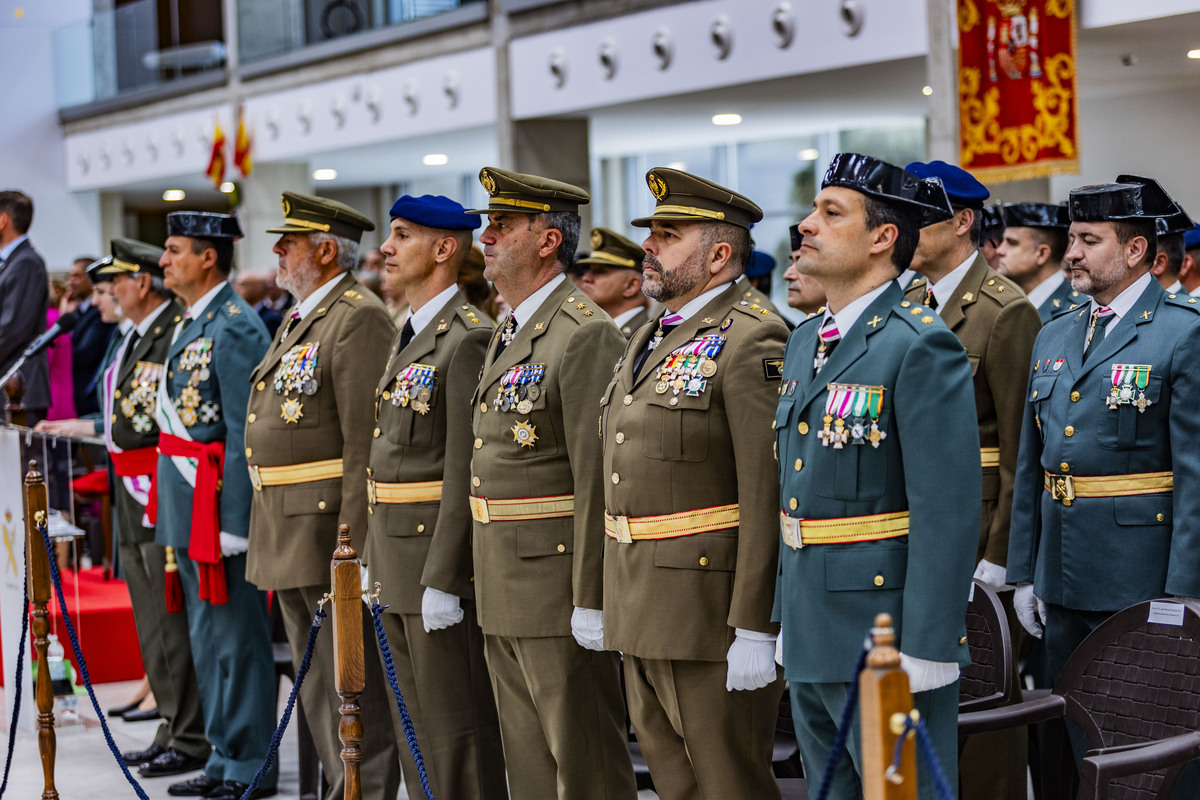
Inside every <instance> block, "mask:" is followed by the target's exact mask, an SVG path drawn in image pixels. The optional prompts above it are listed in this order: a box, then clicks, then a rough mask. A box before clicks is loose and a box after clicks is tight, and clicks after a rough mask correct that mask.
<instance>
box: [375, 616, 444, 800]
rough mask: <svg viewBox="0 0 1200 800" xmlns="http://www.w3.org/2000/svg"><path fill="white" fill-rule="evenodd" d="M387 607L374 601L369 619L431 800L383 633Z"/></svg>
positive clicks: (405, 731)
mask: <svg viewBox="0 0 1200 800" xmlns="http://www.w3.org/2000/svg"><path fill="white" fill-rule="evenodd" d="M385 608H387V606H381V605H379V602H378V601H376V602H374V603H372V604H371V619H372V621H373V622H374V623H375V638H377V639H379V652H380V653H382V654H383V667H384V670H386V671H387V679H388V683H390V684H391V685H392V694H394V695H396V707H397V708H398V709H400V721H401V722H402V723H403V724H404V738H405V739H407V740H408V749H409V750H410V751H411V752H412V756H413V761H415V762H417V775H419V776H420V778H421V789H423V790H424V792H425V800H433V790H432V789H430V788H429V776H428V775H427V774H426V773H425V759H424V758H423V757H422V756H421V746H420V745H418V744H417V732H416V731H415V730H414V729H413V724H412V717H410V716H409V715H408V706H407V705H405V703H404V693H403V692H401V691H400V684H399V683H397V682H396V662H395V661H394V660H393V659H392V648H391V646H390V645H389V644H388V639H387V634H386V633H384V632H383V610H384V609H385Z"/></svg>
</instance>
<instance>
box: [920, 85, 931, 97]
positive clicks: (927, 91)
mask: <svg viewBox="0 0 1200 800" xmlns="http://www.w3.org/2000/svg"><path fill="white" fill-rule="evenodd" d="M921 94H923V95H925V96H926V97H929V95H931V94H933V87H932V86H922V87H921Z"/></svg>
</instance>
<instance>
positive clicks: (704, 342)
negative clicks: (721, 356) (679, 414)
mask: <svg viewBox="0 0 1200 800" xmlns="http://www.w3.org/2000/svg"><path fill="white" fill-rule="evenodd" d="M724 345H725V337H724V336H718V335H715V334H709V335H707V336H702V337H700V338H698V339H694V340H692V341H690V342H688V343H687V344H685V345H683V346H682V347H677V348H675V349H674V350H672V351H671V354H670V355H669V356H667V359H666V361H664V362H663V363H662V364H661V365H660V366H659V368H658V370H657V371H656V372H655V373H654V379H655V380H656V381H657V382H656V383H655V384H654V391H655V392H656V393H658V394H666V393H667V392H672V393H673V394H676V395H678V394H679V393H680V392H682V391H684V390H685V389H686V390H687V394H688V396H689V397H699V396H700V393H701V392H703V391H704V390H705V389H707V388H708V380H707V379H708V378H711V377H712V376H714V375H716V374H717V362H716V356H717V354H718V353H720V352H721V348H722V347H723V346H724Z"/></svg>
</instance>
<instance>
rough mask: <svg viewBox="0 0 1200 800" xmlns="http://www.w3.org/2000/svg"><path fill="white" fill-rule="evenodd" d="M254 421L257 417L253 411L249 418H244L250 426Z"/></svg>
mask: <svg viewBox="0 0 1200 800" xmlns="http://www.w3.org/2000/svg"><path fill="white" fill-rule="evenodd" d="M256 419H258V417H257V416H256V415H255V413H254V412H253V411H251V412H250V414H249V416H247V417H246V422H249V423H250V424H251V425H253V424H254V420H256Z"/></svg>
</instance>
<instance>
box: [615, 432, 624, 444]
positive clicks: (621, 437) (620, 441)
mask: <svg viewBox="0 0 1200 800" xmlns="http://www.w3.org/2000/svg"><path fill="white" fill-rule="evenodd" d="M613 438H614V439H616V440H617V444H623V443H624V442H625V434H624V433H622V432H621V431H617V435H616V436H614V437H613Z"/></svg>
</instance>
